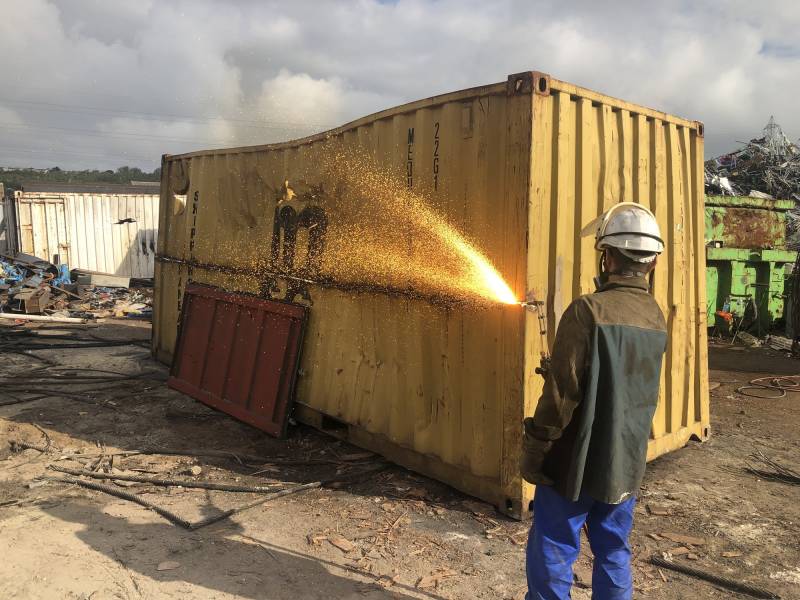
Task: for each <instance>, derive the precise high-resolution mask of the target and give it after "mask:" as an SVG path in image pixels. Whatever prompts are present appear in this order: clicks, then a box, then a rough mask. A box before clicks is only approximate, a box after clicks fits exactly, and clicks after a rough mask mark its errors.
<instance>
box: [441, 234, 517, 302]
mask: <svg viewBox="0 0 800 600" xmlns="http://www.w3.org/2000/svg"><path fill="white" fill-rule="evenodd" d="M438 233H439V235H440V236H441V237H442V238H444V239H445V241H447V242H448V243H450V244H451V245H452V246H453V247H454V248H455V249H456V250H457V251H458V253H459V254H461V255H462V256H463V257H464V258H466V259H467V261H469V265H470V267H471V270H472V271H473V277H474V281H473V282H472V284H473V285H472V287H473V288H474V289H475V291H476V292H477V293H478V294H480V295H481V296H483V297H485V298H488V299H490V300H495V301H497V302H502V303H503V304H519V301H518V300H517V298H516V297H515V296H514V292H512V291H511V288H510V287H508V284H507V283H506V282H505V280H504V279H503V277H502V276H501V275H500V273H498V272H497V269H495V268H494V267H493V266H492V263H491V262H489V259H487V258H486V257H485V256H484V255H483V254H481V253H480V252H479V251H478V250H476V249H475V248H474V247H473V246H472V245H471V244H469V243H468V242H467V241H466V240H465V239H464V238H463V237H462V236H461V235H459V233H458V232H456V231H455V230H453V229H452V228H451V227H449V226H448V225H446V224H442V225H441V227H440V228H438Z"/></svg>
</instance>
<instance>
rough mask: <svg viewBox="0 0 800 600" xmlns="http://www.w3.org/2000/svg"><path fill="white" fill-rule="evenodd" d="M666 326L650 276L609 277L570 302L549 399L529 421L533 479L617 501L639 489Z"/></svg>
mask: <svg viewBox="0 0 800 600" xmlns="http://www.w3.org/2000/svg"><path fill="white" fill-rule="evenodd" d="M666 330H667V326H666V322H665V320H664V315H663V314H662V312H661V309H660V308H659V307H658V304H657V303H656V301H655V299H654V298H653V297H652V296H651V295H650V294H649V293H648V284H647V281H646V280H645V279H644V278H639V277H623V276H620V275H610V276H608V278H607V280H606V282H605V283H604V284H603V285H602V286H601V287H600V289H598V290H597V291H596V292H595V293H593V294H587V295H585V296H581V297H580V298H577V299H576V300H575V301H574V302H572V304H570V305H569V307H568V308H567V310H566V311H565V312H564V314H563V316H562V317H561V321H560V322H559V325H558V331H557V332H556V339H555V344H554V346H553V356H552V362H551V366H550V371H549V373H548V375H547V379H546V381H545V386H544V391H543V393H542V397H541V399H540V400H539V403H538V405H537V407H536V411H535V413H534V416H533V417H532V418H527V419H525V423H524V426H525V435H524V441H523V456H522V476H523V477H524V478H525V479H526V480H528V481H530V482H532V483H542V482H544V483H550V481H552V485H553V487H554V488H555V489H556V491H558V492H559V493H560V494H562V495H563V496H565V497H566V498H568V499H570V500H577V499H578V497H579V496H580V494H581V493H585V494H587V495H589V496H590V497H592V498H594V499H595V500H597V501H599V502H605V503H608V504H618V503H620V502H623V501H624V500H626V499H627V498H628V497H629V496H631V495H632V494H635V493H636V492H637V490H638V489H639V485H640V484H641V481H642V477H643V476H644V469H645V460H646V457H647V442H648V439H649V436H650V428H651V423H652V420H653V414H654V413H655V410H656V404H657V402H658V386H659V378H660V374H661V361H662V357H663V354H664V351H665V349H666V343H667V332H666ZM543 476H544V477H543ZM548 480H550V481H548Z"/></svg>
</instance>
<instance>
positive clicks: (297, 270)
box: [261, 181, 328, 302]
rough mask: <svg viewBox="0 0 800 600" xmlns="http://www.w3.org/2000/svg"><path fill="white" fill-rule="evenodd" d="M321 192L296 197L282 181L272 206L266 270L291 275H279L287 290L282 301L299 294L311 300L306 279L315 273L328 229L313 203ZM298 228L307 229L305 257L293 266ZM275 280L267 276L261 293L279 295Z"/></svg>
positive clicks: (325, 218) (316, 273) (276, 280)
mask: <svg viewBox="0 0 800 600" xmlns="http://www.w3.org/2000/svg"><path fill="white" fill-rule="evenodd" d="M321 193H322V191H321V190H312V191H311V193H310V194H307V195H304V196H302V197H298V196H297V194H296V193H295V192H294V191H293V190H292V189H291V188H290V187H289V182H288V181H285V182H284V188H283V195H282V196H281V197H280V198H279V199H278V202H277V205H276V207H275V216H274V220H273V228H272V245H271V247H270V260H269V270H270V271H271V272H272V273H273V274H274V273H285V274H287V275H291V276H292V277H293V278H291V279H290V278H286V277H284V278H283V279H286V281H287V289H286V292H285V294H284V296H283V298H281V299H282V300H286V301H289V302H293V301H294V299H295V298H296V297H297V296H298V295H299V296H300V297H301V298H302V299H303V300H306V301H308V302H310V301H311V294H310V292H309V289H308V282H307V281H308V280H313V279H315V278H316V277H318V275H319V270H320V262H321V259H322V252H323V250H324V248H325V234H326V231H327V228H328V217H327V215H326V214H325V210H324V209H323V208H322V207H321V206H320V205H319V204H317V203H316V202H314V199H316V198H317V197H318V196H319V195H320V194H321ZM302 229H305V230H307V231H308V248H307V249H306V250H307V251H306V259H305V262H304V263H303V264H302V265H295V256H296V251H297V235H298V233H299V232H300V230H302ZM278 279H279V277H277V278H276V277H274V276H269V275H268V276H267V277H266V278H265V279H264V283H263V285H262V290H261V295H262V296H264V297H268V296H271V297H273V298H276V297H277V296H278V295H280V287H279V286H278Z"/></svg>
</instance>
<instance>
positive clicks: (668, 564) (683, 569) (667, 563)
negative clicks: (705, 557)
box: [650, 556, 780, 600]
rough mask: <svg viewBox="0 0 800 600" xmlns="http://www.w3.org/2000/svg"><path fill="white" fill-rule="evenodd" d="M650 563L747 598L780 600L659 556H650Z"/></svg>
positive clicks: (772, 595)
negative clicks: (745, 595)
mask: <svg viewBox="0 0 800 600" xmlns="http://www.w3.org/2000/svg"><path fill="white" fill-rule="evenodd" d="M650 562H651V563H652V564H654V565H655V566H657V567H661V568H663V569H669V570H671V571H676V572H678V573H683V574H684V575H691V576H692V577H697V578H698V579H702V580H703V581H708V582H709V583H713V584H716V585H718V586H720V587H724V588H726V589H729V590H732V591H735V592H739V593H740V594H747V595H748V596H752V597H753V598H765V599H767V600H773V599H777V600H780V596H778V595H777V594H775V593H773V592H770V591H769V590H765V589H763V588H757V587H755V586H752V585H748V584H746V583H741V582H739V581H735V580H733V579H728V578H727V577H721V576H719V575H715V574H714V573H709V572H707V571H701V570H700V569H695V568H694V567H690V566H688V565H683V564H679V563H676V562H672V561H671V560H667V559H665V558H662V557H660V556H651V557H650Z"/></svg>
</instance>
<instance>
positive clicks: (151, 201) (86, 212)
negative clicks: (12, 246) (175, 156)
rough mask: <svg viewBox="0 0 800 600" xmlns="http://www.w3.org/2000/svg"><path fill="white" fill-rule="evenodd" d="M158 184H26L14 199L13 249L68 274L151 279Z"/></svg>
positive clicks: (154, 246) (15, 194) (156, 232)
mask: <svg viewBox="0 0 800 600" xmlns="http://www.w3.org/2000/svg"><path fill="white" fill-rule="evenodd" d="M158 202H159V184H158V183H157V182H155V183H152V182H141V183H140V184H139V183H137V184H132V185H128V184H95V183H88V184H72V183H29V184H23V189H22V190H21V191H17V192H15V193H14V211H13V212H14V223H13V224H12V225H11V228H12V229H13V231H14V234H15V235H14V237H15V239H16V245H17V249H18V250H19V251H21V252H24V253H26V254H32V255H34V256H38V257H39V258H42V259H45V260H48V261H50V262H60V263H66V264H68V265H69V267H70V268H72V269H76V268H77V269H82V270H85V271H95V272H98V273H110V274H111V275H118V276H120V277H137V278H151V277H153V271H154V259H155V254H156V238H157V237H158Z"/></svg>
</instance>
